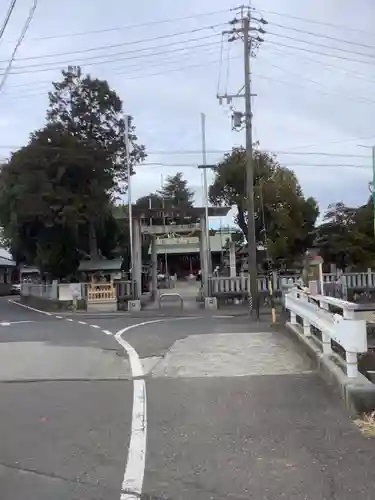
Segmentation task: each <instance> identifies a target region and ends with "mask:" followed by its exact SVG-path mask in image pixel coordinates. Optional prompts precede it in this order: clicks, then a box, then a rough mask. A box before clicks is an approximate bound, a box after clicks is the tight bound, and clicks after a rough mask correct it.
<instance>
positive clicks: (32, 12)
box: [0, 0, 38, 92]
mask: <svg viewBox="0 0 375 500" xmlns="http://www.w3.org/2000/svg"><path fill="white" fill-rule="evenodd" d="M37 5H38V0H34V3H33V5H32V7H31V9H30V12H29V15H28V16H27V19H26V22H25V24H24V26H23V28H22V31H21V35H20V37H19V38H18V40H17V43H16V45H15V47H14V50H13V52H12V55H11V57H10V59H9V63H8V66H7V67H6V69H5V72H4V73H3V77H2V79H1V81H0V92H1V90H2V89H3V87H4V85H5V82H6V81H7V78H8V75H9V73H10V70H11V68H12V64H13V61H14V58H15V57H16V54H17V51H18V49H19V47H20V46H21V44H22V42H23V39H24V38H25V36H26V33H27V30H28V29H29V26H30V23H31V21H32V18H33V17H34V13H35V10H36V7H37Z"/></svg>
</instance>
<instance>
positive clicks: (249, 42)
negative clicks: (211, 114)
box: [217, 6, 267, 316]
mask: <svg viewBox="0 0 375 500" xmlns="http://www.w3.org/2000/svg"><path fill="white" fill-rule="evenodd" d="M235 10H240V17H239V18H237V17H236V18H235V19H234V20H233V21H231V22H230V24H231V25H233V26H234V28H233V29H232V30H229V31H224V32H223V34H226V35H229V38H228V41H229V42H233V41H235V40H242V41H243V44H244V79H245V84H244V86H243V87H242V88H241V89H240V90H239V92H238V93H237V94H232V95H230V94H224V95H218V96H217V97H218V99H219V101H220V104H221V103H222V100H223V99H226V101H227V103H228V104H231V102H232V100H233V99H235V98H244V99H245V113H242V112H239V111H234V108H233V107H232V111H233V128H234V129H236V130H242V129H243V128H245V131H246V202H247V203H246V206H247V250H248V261H247V265H248V273H249V281H250V294H249V305H250V310H251V311H253V309H254V306H255V311H256V314H257V316H259V300H258V280H257V277H258V268H257V241H256V234H255V207H254V162H253V138H252V118H253V116H252V111H251V97H252V94H251V68H250V60H251V57H252V56H254V52H253V48H255V47H257V46H259V43H261V42H262V41H263V39H261V38H260V37H259V36H258V35H257V36H253V35H252V32H256V33H258V34H259V33H262V34H263V33H265V31H264V29H263V28H262V25H264V24H267V21H265V20H264V19H263V18H260V19H257V18H255V17H254V16H252V9H251V8H250V7H245V6H241V7H238V9H235ZM254 22H255V23H256V25H255V26H254ZM238 24H240V26H239V27H236V25H238Z"/></svg>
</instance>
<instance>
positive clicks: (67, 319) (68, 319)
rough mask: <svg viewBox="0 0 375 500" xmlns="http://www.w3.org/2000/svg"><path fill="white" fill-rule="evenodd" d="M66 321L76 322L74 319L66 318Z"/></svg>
mask: <svg viewBox="0 0 375 500" xmlns="http://www.w3.org/2000/svg"><path fill="white" fill-rule="evenodd" d="M65 319H66V321H74V320H73V319H72V318H65Z"/></svg>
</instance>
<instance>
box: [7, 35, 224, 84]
mask: <svg viewBox="0 0 375 500" xmlns="http://www.w3.org/2000/svg"><path fill="white" fill-rule="evenodd" d="M198 40H200V39H198ZM178 43H180V42H178ZM181 43H182V42H181ZM160 47H170V45H169V44H168V45H163V46H160ZM215 47H218V42H210V43H204V44H194V45H187V46H184V47H178V48H172V49H171V50H162V51H158V52H151V53H148V54H140V55H132V54H134V53H137V52H139V51H143V50H150V49H152V48H158V47H157V46H155V47H148V48H147V49H146V48H145V49H138V50H134V51H133V50H132V51H126V52H123V54H124V55H125V56H126V55H128V54H130V56H129V57H121V58H119V59H116V60H108V61H100V64H105V63H107V64H111V63H113V62H118V61H132V60H135V59H143V58H144V57H157V56H165V55H169V54H174V53H179V52H186V51H190V50H193V49H194V50H195V49H200V53H201V52H205V51H206V49H207V48H209V49H210V50H211V48H215ZM177 55H178V54H177ZM182 55H184V54H182ZM186 55H190V54H186ZM163 61H164V59H163ZM155 62H158V61H155ZM87 65H88V66H93V65H95V63H94V64H87ZM85 66H86V65H85ZM61 67H62V66H57V68H50V69H49V70H50V71H52V70H54V69H61ZM129 67H132V65H126V66H124V65H122V66H117V67H114V68H110V69H112V70H116V69H127V68H129ZM142 67H143V66H142ZM45 71H48V70H47V69H46V70H45ZM38 72H39V71H29V72H27V73H38ZM11 74H12V75H14V74H22V72H12V73H11ZM51 83H52V81H51V79H48V80H36V81H33V82H30V83H22V84H18V85H12V88H20V87H29V86H35V85H37V84H49V85H50V84H51Z"/></svg>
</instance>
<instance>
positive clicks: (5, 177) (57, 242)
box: [0, 125, 113, 277]
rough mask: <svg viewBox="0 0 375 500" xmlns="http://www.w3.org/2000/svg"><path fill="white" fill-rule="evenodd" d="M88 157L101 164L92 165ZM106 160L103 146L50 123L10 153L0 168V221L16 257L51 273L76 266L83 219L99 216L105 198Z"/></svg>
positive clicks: (84, 226) (99, 219)
mask: <svg viewBox="0 0 375 500" xmlns="http://www.w3.org/2000/svg"><path fill="white" fill-rule="evenodd" d="M93 161H94V162H96V163H98V164H99V163H100V164H102V165H103V169H101V170H95V171H93V169H92V163H93ZM106 162H108V159H107V157H106V154H105V152H104V153H103V152H102V151H101V150H98V149H96V148H94V149H92V148H91V146H90V145H88V144H87V143H84V142H83V141H79V140H78V139H77V138H75V137H74V136H71V135H69V134H68V133H66V132H65V131H64V130H61V129H59V128H55V127H54V126H52V125H50V126H48V127H46V128H45V129H43V130H41V131H38V132H36V133H34V134H33V135H32V137H31V139H30V142H29V144H28V145H27V146H25V147H23V148H21V149H20V150H19V151H17V152H16V153H15V154H14V155H13V156H12V158H11V160H10V161H9V163H8V164H7V165H5V166H4V168H3V169H2V172H1V174H0V222H1V224H2V226H3V228H4V235H5V237H6V238H7V241H8V242H9V244H10V248H11V250H12V252H13V254H14V256H15V257H16V259H17V260H18V261H21V262H26V263H29V264H37V265H39V266H40V267H41V268H42V269H43V271H45V272H49V273H52V274H54V275H55V276H56V277H62V276H63V275H64V272H65V270H66V268H68V270H69V272H74V271H75V269H76V267H77V266H78V264H77V262H78V260H79V256H80V255H82V252H83V253H84V248H85V247H87V245H85V244H84V242H82V236H83V235H84V233H85V230H86V232H87V225H88V223H89V221H92V220H94V219H95V222H96V223H97V224H98V225H100V224H101V223H102V222H103V219H102V218H103V216H104V215H105V212H104V211H101V210H100V209H103V207H104V208H105V207H107V205H108V202H109V199H110V197H109V194H108V193H109V191H110V190H111V189H112V186H113V181H112V179H111V176H110V175H109V173H108V170H107V169H106V168H105V165H106ZM98 209H99V210H98ZM63 261H66V263H65V264H64V265H63ZM68 262H69V263H70V265H68ZM53 269H55V272H54V271H53ZM61 273H62V274H61Z"/></svg>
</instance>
